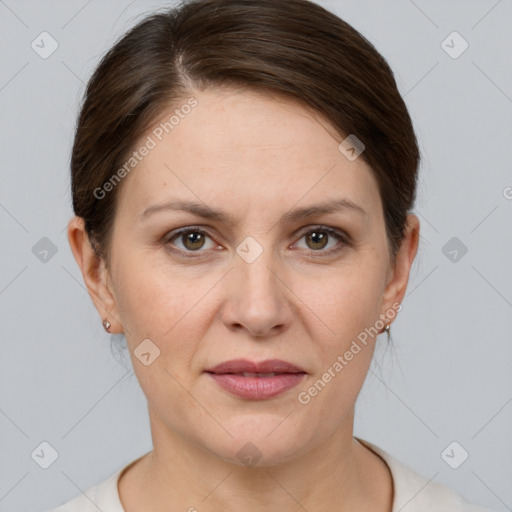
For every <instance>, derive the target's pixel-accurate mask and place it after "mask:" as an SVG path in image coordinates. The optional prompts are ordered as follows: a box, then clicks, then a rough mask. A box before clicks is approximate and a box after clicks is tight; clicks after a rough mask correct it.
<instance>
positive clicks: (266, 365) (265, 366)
mask: <svg viewBox="0 0 512 512" xmlns="http://www.w3.org/2000/svg"><path fill="white" fill-rule="evenodd" d="M206 371H207V372H208V373H306V372H305V371H304V370H303V369H302V368H299V367H298V366H295V365H294V364H291V363H288V362H286V361H282V360H280V359H266V360H265V361H259V362H254V361H249V360H248V359H232V360H231V361H225V362H224V363H220V364H218V365H217V366H214V367H213V368H209V369H208V370H206Z"/></svg>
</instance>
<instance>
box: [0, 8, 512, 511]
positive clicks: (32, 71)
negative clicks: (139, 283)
mask: <svg viewBox="0 0 512 512" xmlns="http://www.w3.org/2000/svg"><path fill="white" fill-rule="evenodd" d="M321 3H322V4H323V5H324V6H326V7H327V8H328V9H330V10H332V11H334V12H336V13H337V14H338V15H340V16H341V17H342V18H344V19H345V20H346V21H348V22H349V23H351V24H352V25H353V26H354V27H355V28H356V29H358V30H359V31H360V32H362V33H363V35H365V36H366V37H367V38H368V39H369V40H370V41H371V42H372V43H373V44H374V45H375V46H376V48H377V49H378V50H379V51H380V52H381V53H382V54H383V55H384V57H385V58H386V59H387V60H388V62H389V63H390V65H391V67H392V69H393V70H394V72H395V76H396V79H397V82H398V84H399V88H400V91H401V92H402V94H403V95H404V97H405V100H406V103H407V105H408V107H409V109H410V113H411V116H412V117H413V120H414V123H415V128H416V130H417V134H418V138H419V141H420V145H421V150H422V152H423V163H422V167H421V175H420V176H421V177H420V183H419V190H418V200H417V203H416V208H415V210H414V212H415V213H416V214H417V215H418V216H419V217H420V220H421V242H420V249H419V254H418V256H417V259H416V261H415V263H414V266H413V269H412V272H411V277H410V281H409V287H408V292H407V296H406V298H405V300H404V302H403V310H402V312H401V313H400V314H399V316H398V318H397V320H396V321H395V323H394V324H393V327H392V339H393V347H394V348H393V349H388V350H385V349H384V347H385V344H386V342H385V338H383V337H381V338H380V340H379V347H378V349H377V352H376V355H375V358H374V363H373V365H372V368H371V370H370V372H369V375H368V378H367V380H366V382H365V385H364V387H363V390H362V392H361V395H360V397H359V400H358V404H357V409H356V425H355V434H356V435H357V436H359V437H362V438H363V439H367V440H369V441H371V442H373V443H375V444H377V445H378V446H380V447H382V448H384V449H385V450H387V451H389V452H390V453H391V454H392V455H394V456H395V457H397V458H399V459H400V460H402V461H403V462H404V463H406V464H407V465H409V466H411V467H412V468H413V469H415V470H417V471H418V472H421V473H422V474H424V475H425V476H426V477H428V478H429V479H433V480H435V481H438V482H441V483H444V484H446V485H449V486H450V487H452V488H453V489H455V490H456V491H457V492H459V493H461V494H463V495H464V496H465V497H466V498H467V499H468V500H470V501H473V502H475V503H477V504H480V505H484V506H487V507H490V508H493V509H494V510H498V511H505V510H512V485H511V482H512V441H511V437H510V433H511V431H512V429H511V427H512V372H511V363H512V344H511V343H510V342H511V332H512V273H511V272H510V262H511V261H512V258H511V255H512V236H511V222H510V221H511V220H512V199H511V198H512V172H511V164H510V157H509V150H510V147H511V145H512V123H511V120H512V66H511V64H512V62H511V50H512V35H511V31H510V26H511V21H512V1H511V0H501V1H495V0H479V1H468V0H464V1H462V0H460V1H454V0H452V1H446V0H442V1H441V0H436V1H434V0H429V1H426V0H423V1H420V0H416V1H415V2H413V1H412V0H394V1H386V2H381V1H368V0H366V1H362V0H358V1H356V0H351V1H334V0H331V1H324V2H321ZM165 5H166V3H165V2H156V1H153V2H151V1H142V0H141V1H138V0H135V1H133V2H128V1H124V2H123V1H115V0H109V1H108V2H105V1H104V2H100V1H99V0H92V1H84V0H78V1H77V0H73V1H69V0H68V1H56V0H52V1H35V0H34V1H28V0H0V38H1V46H0V47H1V66H0V109H1V125H0V129H1V144H2V146H1V157H2V164H1V166H0V168H1V173H2V175H1V188H0V222H1V236H2V243H1V246H0V251H1V267H0V268H1V271H0V311H1V322H0V329H1V340H2V341H1V343H2V344H1V366H0V440H1V453H0V510H1V511H7V510H9V511H30V510H43V509H46V508H50V507H53V506H57V505H58V504H60V503H62V502H64V501H67V500H68V499H70V498H72V497H73V496H75V495H77V494H78V493H80V491H83V490H85V489H87V488H88V487H89V486H91V485H93V484H95V483H98V482H99V481H101V480H103V479H105V478H107V477H108V476H110V474H112V473H113V472H114V471H115V470H117V469H118V468H120V467H121V466H123V465H125V464H127V463H128V462H130V461H131V460H133V459H135V458H136V457H138V456H139V455H142V454H143V453H145V452H147V451H149V450H150V449H151V438H150V432H149V423H148V418H147V411H146V404H145V399H144V396H143V394H142V392H141V391H140V389H139V386H138V383H137V381H136V378H135V376H134V375H133V372H132V371H131V363H130V362H129V358H128V355H126V356H125V357H123V354H122V353H121V352H119V353H118V352H117V350H114V351H113V352H111V348H110V347H111V343H110V339H109V337H108V335H106V334H105V333H104V331H103V329H102V327H101V323H100V319H99V318H98V315H97V313H96V311H95V310H94V309H93V306H92V303H91V301H90V299H89V296H88V295H87V293H86V291H85V288H84V285H83V282H82V277H81V274H80V273H79V270H78V267H77V265H76V263H75V261H74V259H73V256H72V254H71V251H70V249H69V246H68V242H67V238H66V231H65V227H66V224H67V222H68V220H69V218H70V217H71V215H72V211H71V206H70V195H69V190H68V187H69V181H68V166H69V154H70V148H71V144H72V137H73V129H74V125H75V120H76V115H77V112H78V105H79V101H80V98H81V95H82V93H83V90H84V83H85V82H86V81H87V79H88V78H89V76H90V74H91V73H92V71H93V69H94V67H95V66H96V64H97V63H98V61H99V58H100V57H101V56H102V55H103V53H104V52H105V51H106V50H107V49H108V48H109V47H110V46H111V45H112V44H113V43H114V42H115V40H116V39H117V38H118V36H120V35H121V34H122V33H124V32H125V31H126V30H127V29H128V28H129V27H131V26H132V25H133V24H135V23H136V22H137V21H139V20H140V19H141V18H142V17H143V16H144V14H146V13H148V12H149V11H151V10H153V9H155V8H158V7H162V6H165ZM167 5H168V3H167ZM43 31H47V32H49V33H50V34H51V35H52V37H53V38H54V39H55V40H56V41H57V42H58V45H59V46H58V49H57V50H56V51H55V52H54V53H53V54H52V55H51V56H50V57H48V58H47V59H43V58H41V57H40V56H39V55H38V54H37V53H36V52H35V51H34V50H33V49H32V48H31V43H32V41H33V40H35V39H36V37H37V36H38V35H39V34H40V33H41V32H43ZM453 31H457V32H459V33H460V34H461V36H462V37H463V38H464V39H465V40H466V41H467V42H468V44H469V47H468V49H467V50H466V51H465V52H464V53H462V54H461V55H460V56H459V57H458V58H456V59H454V58H452V57H450V56H449V55H448V54H447V53H446V51H445V50H444V49H443V47H442V45H441V43H442V41H443V40H445V38H446V37H447V36H448V35H449V34H451V33H452V32H453ZM448 44H450V45H451V46H453V48H452V50H451V51H456V50H457V49H460V48H461V46H460V42H453V43H451V42H450V39H449V40H448ZM47 48H48V46H47ZM507 187H508V188H507ZM43 237H47V238H48V239H49V240H51V243H52V244H53V245H54V246H55V247H54V252H55V250H56V252H55V254H52V252H51V250H50V252H49V253H48V255H47V256H46V261H41V260H40V258H42V257H43V255H44V253H41V252H38V251H41V250H43V249H44V248H45V247H46V246H47V245H48V242H47V241H42V242H40V240H41V239H42V238H43ZM453 237H456V238H457V240H455V241H452V242H451V244H454V243H455V245H454V246H451V245H448V246H447V247H446V244H447V243H448V242H449V240H450V239H452V238H453ZM36 244H39V245H36ZM41 244H42V245H41ZM45 244H46V245H45ZM461 244H464V246H465V247H466V248H467V253H466V254H464V255H463V256H462V257H461V254H462V252H461V251H460V248H461V247H462V245H461ZM34 246H36V248H35V249H33V248H34ZM443 248H444V249H443ZM453 248H455V249H456V250H458V253H457V254H458V256H457V261H452V260H451V259H450V258H449V257H447V256H446V255H445V253H447V254H448V251H449V250H450V251H451V250H453ZM34 253H35V254H34ZM453 254H454V253H453ZM115 346H116V345H115ZM43 441H46V442H48V443H50V445H52V446H53V447H54V448H55V450H56V451H57V452H58V458H57V460H56V461H55V462H54V463H53V464H52V465H51V466H50V467H49V468H48V469H42V468H41V467H40V466H39V465H38V464H36V462H35V461H34V459H33V458H32V456H31V454H32V453H33V451H34V450H35V449H36V448H37V447H39V445H40V443H41V442H43ZM452 441H457V442H458V443H459V444H460V445H461V446H462V447H463V448H464V449H465V450H466V451H467V452H468V453H469V457H468V459H467V460H466V461H465V462H464V463H463V464H462V465H460V467H458V469H452V468H451V467H450V466H448V464H447V463H446V462H445V461H444V460H443V458H442V457H441V453H442V452H443V451H444V449H445V448H446V447H447V446H448V445H449V444H450V443H451V442H452ZM47 453H48V451H47ZM457 457H460V449H459V448H457V449H456V450H455V451H454V458H455V459H457ZM404 510H407V508H405V509H404Z"/></svg>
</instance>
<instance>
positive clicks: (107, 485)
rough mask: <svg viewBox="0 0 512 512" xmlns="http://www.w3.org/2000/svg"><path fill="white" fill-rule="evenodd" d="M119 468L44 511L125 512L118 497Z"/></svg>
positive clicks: (120, 471)
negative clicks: (81, 491)
mask: <svg viewBox="0 0 512 512" xmlns="http://www.w3.org/2000/svg"><path fill="white" fill-rule="evenodd" d="M124 469H125V468H121V469H119V470H117V471H116V472H115V473H113V474H112V475H111V476H109V477H108V478H107V479H105V480H103V481H102V482H100V483H99V484H97V485H94V486H92V487H89V488H88V489H87V490H85V491H84V492H83V493H80V494H79V495H78V496H76V497H75V498H73V499H72V500H70V501H67V502H66V503H64V504H62V505H60V506H58V507H57V508H54V509H52V510H48V511H46V512H98V510H101V511H102V512H125V511H124V509H123V507H122V505H121V501H120V499H119V492H118V490H117V481H118V479H119V476H120V474H121V473H122V471H123V470H124Z"/></svg>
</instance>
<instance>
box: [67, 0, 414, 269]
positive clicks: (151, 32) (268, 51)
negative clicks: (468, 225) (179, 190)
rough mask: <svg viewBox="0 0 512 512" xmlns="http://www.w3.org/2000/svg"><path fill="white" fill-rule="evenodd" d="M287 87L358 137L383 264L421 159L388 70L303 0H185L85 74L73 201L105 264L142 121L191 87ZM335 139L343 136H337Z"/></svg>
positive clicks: (136, 30) (349, 30) (398, 236)
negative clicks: (377, 212) (376, 198)
mask: <svg viewBox="0 0 512 512" xmlns="http://www.w3.org/2000/svg"><path fill="white" fill-rule="evenodd" d="M222 85H226V86H234V87H248V88H252V89H258V90H262V91H266V92H268V93H274V94H275V93H278V94H284V95H286V96H288V97H291V98H294V99H296V100H299V101H300V102H301V104H303V105H304V106H306V107H308V108H312V109H314V110H315V111H317V112H319V113H321V114H322V115H323V116H325V117H326V118H327V119H328V120H329V121H330V122H331V123H332V124H333V125H334V127H335V128H336V129H337V130H338V131H339V134H340V136H342V137H345V136H346V135H348V134H354V135H355V136H356V137H357V138H358V139H360V140H361V141H362V142H363V143H364V145H365V150H364V152H363V153H362V154H361V158H364V159H365V161H366V162H367V163H368V165H369V166H370V167H371V168H372V170H373V172H374V174H375V177H376V179H377V182H378V186H379V192H380V196H381V198H382V203H383V208H384V212H383V213H384V219H385V223H386V233H387V237H388V242H389V244H388V245H389V249H390V257H391V260H392V261H394V260H395V256H396V252H397V251H398V249H399V248H400V245H401V242H402V240H403V237H404V234H405V223H406V216H407V213H408V212H409V211H410V209H411V208H412V206H413V204H414V201H415V196H416V181H417V172H418V166H419V160H420V154H419V148H418V143H417V140H416V136H415V133H414V130H413V126H412V121H411V118H410V116H409V114H408V111H407V108H406V106H405V103H404V101H403V99H402V97H401V96H400V94H399V92H398V89H397V86H396V82H395V79H394V75H393V72H392V71H391V69H390V67H389V65H388V64H387V62H386V61H385V59H384V58H383V57H382V56H381V55H380V54H379V53H378V52H377V50H376V49H375V48H374V47H373V45H372V44H371V43H370V42H369V41H368V40H367V39H366V38H365V37H364V36H362V35H361V34H360V33H359V32H358V31H357V30H355V29H354V28H353V27H352V26H350V25H349V24H347V23H346V22H345V21H343V20H342V19H340V18H339V17H337V16H336V15H334V14H333V13H331V12H329V11H327V10H325V9H324V8H323V7H321V6H319V5H317V4H315V3H313V2H311V1H308V0H279V1H275V0H192V1H188V2H186V3H182V4H180V5H179V6H178V7H175V8H171V9H168V10H166V11H164V12H161V13H156V14H151V15H149V16H148V17H146V18H145V19H143V20H142V21H141V22H139V23H138V24H137V25H136V26H135V27H133V28H132V29H130V30H129V31H128V32H127V33H126V34H125V35H124V36H123V37H121V39H120V40H119V41H118V42H117V43H116V44H115V45H114V46H113V47H112V48H111V49H110V50H109V51H108V53H107V54H106V55H105V56H104V57H103V59H102V60H101V62H100V64H99V66H98V67H97V69H96V70H95V72H94V74H93V76H92V77H91V79H90V81H89V83H88V85H87V89H86V92H85V97H84V101H83V104H82V107H81V112H80V116H79V120H78V124H77V127H76V133H75V139H74V144H73V150H72V157H71V181H72V185H71V186H72V195H73V209H74V212H75V214H76V215H77V216H79V217H82V218H83V219H84V222H85V229H86V231H87V233H88V236H89V239H90V240H91V243H92V245H93V247H94V248H95V250H96V252H97V254H98V256H100V257H103V258H105V259H106V261H107V265H108V256H109V252H110V251H109V241H110V238H111V237H110V234H111V228H112V225H113V221H114V217H115V211H116V197H117V194H118V192H119V188H120V185H119V186H116V187H114V188H113V189H112V191H111V192H109V194H108V196H106V198H98V197H97V195H98V194H96V193H95V190H98V188H100V187H102V186H103V184H105V183H106V182H108V180H109V179H111V177H112V176H113V174H114V173H115V172H116V171H117V170H118V169H119V168H121V167H122V166H123V163H124V162H126V159H127V158H129V155H130V153H131V152H133V149H134V146H135V144H136V143H137V141H138V140H139V139H140V138H141V137H142V136H143V135H144V134H145V133H146V132H147V130H148V129H149V127H150V125H151V124H152V123H154V122H155V120H156V119H158V118H160V117H161V115H162V113H163V112H165V111H168V110H169V108H170V105H171V104H173V103H174V102H176V101H177V100H179V99H183V98H186V97H187V96H191V95H193V91H194V89H196V90H205V89H207V88H209V87H217V86H222ZM340 140H341V139H340Z"/></svg>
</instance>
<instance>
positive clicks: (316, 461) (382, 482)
mask: <svg viewBox="0 0 512 512" xmlns="http://www.w3.org/2000/svg"><path fill="white" fill-rule="evenodd" d="M151 425H152V437H153V446H154V449H153V451H152V452H150V453H148V454H147V455H146V456H145V457H143V458H142V459H140V462H138V463H136V464H135V465H134V466H133V471H131V475H130V470H128V471H127V472H126V473H125V474H124V475H123V481H121V479H120V481H119V492H120V497H121V501H122V502H123V506H124V507H125V510H126V512H132V510H133V511H135V510H137V509H138V510H141V509H146V510H148V509H149V510H154V511H155V512H159V511H160V510H161V511H164V510H190V511H192V512H194V511H195V510H197V511H199V512H200V511H201V510H206V509H207V510H210V511H219V512H220V511H223V512H232V511H235V510H237V511H238V510H244V511H246V512H263V511H268V510H291V509H295V508H296V509H297V510H299V509H305V510H315V512H324V511H325V512H327V511H328V510H329V511H331V510H337V511H340V512H345V511H349V510H351V511H356V510H368V509H371V510H374V511H376V512H381V511H382V512H389V511H390V510H391V502H392V494H391V492H392V479H391V475H390V473H389V469H388V468H387V466H386V465H385V463H384V462H383V461H382V460H381V459H380V458H379V457H378V456H377V455H375V454H373V452H371V451H370V450H368V449H367V448H366V447H364V446H363V445H362V444H361V443H359V442H358V441H357V440H355V439H354V438H353V436H352V425H353V414H352V415H351V416H350V417H349V418H347V421H346V422H345V424H344V425H343V427H344V428H342V429H340V430H338V431H337V432H336V433H335V434H334V435H333V436H331V437H330V438H329V439H328V440H327V441H326V442H325V443H324V444H323V445H321V446H315V447H312V448H311V449H310V450H309V451H307V452H304V453H301V454H300V455H297V454H295V456H294V458H293V459H289V460H286V461H283V460H282V459H281V460H277V459H276V460H273V461H272V462H269V463H267V464H266V465H265V466H252V467H247V466H244V465H240V464H234V463H232V462H229V461H226V460H223V459H221V458H219V457H218V456H217V455H216V454H214V453H212V452H211V451H209V450H206V449H205V448H204V446H202V445H200V444H198V443H197V442H195V441H194V440H193V439H190V438H188V437H187V436H185V435H182V434H179V433H176V432H170V431H169V430H168V429H164V427H163V426H162V425H159V424H158V423H157V422H155V421H152V422H151ZM137 465H138V467H137Z"/></svg>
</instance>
